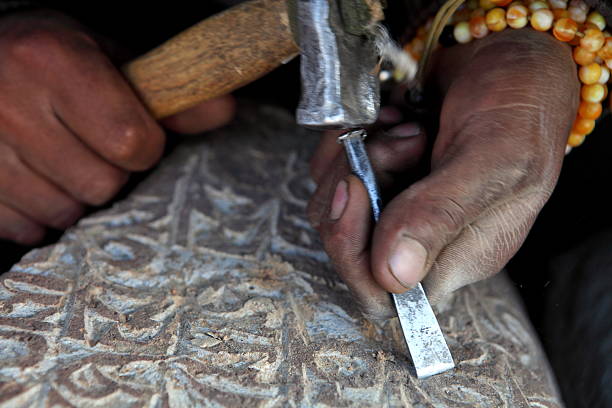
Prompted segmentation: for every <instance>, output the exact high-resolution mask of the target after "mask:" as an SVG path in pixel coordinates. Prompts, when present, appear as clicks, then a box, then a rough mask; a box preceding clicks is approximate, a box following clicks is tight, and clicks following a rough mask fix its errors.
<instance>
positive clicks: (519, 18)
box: [506, 3, 529, 28]
mask: <svg viewBox="0 0 612 408" xmlns="http://www.w3.org/2000/svg"><path fill="white" fill-rule="evenodd" d="M528 14H529V10H528V9H527V7H525V6H523V5H522V4H518V3H515V4H511V5H510V7H508V11H506V22H507V23H508V25H509V26H510V27H512V28H523V27H525V26H526V25H527V23H528V22H529V21H528V20H527V15H528Z"/></svg>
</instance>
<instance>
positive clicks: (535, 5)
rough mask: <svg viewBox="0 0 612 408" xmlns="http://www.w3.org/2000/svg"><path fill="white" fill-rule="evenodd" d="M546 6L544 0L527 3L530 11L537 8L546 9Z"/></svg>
mask: <svg viewBox="0 0 612 408" xmlns="http://www.w3.org/2000/svg"><path fill="white" fill-rule="evenodd" d="M547 8H548V3H546V2H545V1H540V0H538V1H534V2H533V3H531V4H530V5H529V10H531V12H532V13H533V12H535V11H537V10H542V9H547Z"/></svg>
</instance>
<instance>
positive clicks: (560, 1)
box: [548, 0, 567, 10]
mask: <svg viewBox="0 0 612 408" xmlns="http://www.w3.org/2000/svg"><path fill="white" fill-rule="evenodd" d="M548 2H549V3H550V7H551V8H552V9H553V10H555V9H557V10H561V9H566V8H567V0H548Z"/></svg>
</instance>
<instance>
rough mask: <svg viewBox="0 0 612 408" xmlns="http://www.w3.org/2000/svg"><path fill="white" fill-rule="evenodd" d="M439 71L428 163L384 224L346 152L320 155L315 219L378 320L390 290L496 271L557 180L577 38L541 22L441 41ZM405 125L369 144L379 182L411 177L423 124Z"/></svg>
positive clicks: (432, 287) (431, 288)
mask: <svg viewBox="0 0 612 408" xmlns="http://www.w3.org/2000/svg"><path fill="white" fill-rule="evenodd" d="M434 74H435V75H436V76H437V78H438V82H439V84H440V88H441V89H442V92H443V94H444V99H443V103H442V110H441V116H440V126H439V128H440V130H439V133H438V135H437V137H436V140H435V144H434V148H433V154H432V157H431V164H432V167H431V172H430V174H429V175H428V176H427V177H425V178H423V179H421V180H419V181H418V182H416V183H414V184H412V185H411V186H409V187H408V188H405V189H403V190H401V191H400V192H399V193H398V194H396V195H395V196H394V197H393V199H392V200H391V201H390V202H388V203H387V205H386V207H385V208H384V211H383V213H382V215H381V219H380V222H379V223H378V225H376V226H373V225H372V216H371V211H370V208H369V203H368V198H367V194H366V191H365V189H364V188H363V186H362V185H361V183H360V182H359V180H358V179H357V178H355V177H354V176H351V175H349V174H350V172H349V170H348V167H347V165H346V163H345V159H344V157H343V156H342V152H339V153H338V154H337V156H336V158H335V159H334V161H333V162H332V163H331V164H329V157H327V158H326V157H325V155H323V156H321V157H323V158H322V159H321V158H316V159H315V160H314V161H313V170H312V172H313V177H314V178H315V181H317V182H318V183H319V188H318V190H317V192H316V193H315V196H314V197H313V199H312V201H311V205H310V208H309V213H310V217H311V220H312V222H313V224H314V225H315V226H316V227H317V228H318V230H319V231H320V233H321V236H322V239H323V242H324V245H325V248H326V251H327V252H328V253H329V255H330V257H331V259H332V261H333V263H334V266H335V267H336V269H337V271H338V273H339V274H340V276H341V277H342V278H343V280H344V281H345V282H346V283H347V285H348V286H349V287H350V288H351V290H352V291H353V293H354V295H355V296H356V298H357V300H358V302H359V303H360V304H361V306H362V309H363V311H364V312H365V313H366V315H369V316H370V317H372V318H386V317H389V316H392V315H393V311H392V308H391V307H390V301H389V296H388V294H387V292H394V293H401V292H403V291H406V290H407V289H408V288H410V287H412V286H413V285H415V284H416V283H417V282H419V281H423V282H424V284H425V286H426V290H427V292H428V295H429V297H430V300H431V301H433V302H436V301H439V300H440V299H441V298H442V297H443V296H445V295H447V294H448V293H449V292H451V291H453V290H455V289H457V288H459V287H461V286H464V285H466V284H469V283H471V282H475V281H478V280H481V279H484V278H486V277H489V276H491V275H492V274H495V273H497V272H499V270H501V268H503V266H504V265H505V264H506V263H507V261H508V260H509V259H510V258H511V257H512V256H513V255H514V254H515V252H516V251H517V250H518V248H519V247H520V245H521V244H522V242H523V241H524V239H525V237H526V235H527V233H528V231H529V230H530V228H531V226H532V225H533V222H534V220H535V218H536V216H537V214H538V213H539V211H540V210H541V208H542V207H543V205H544V204H545V203H546V201H547V200H548V198H549V196H550V194H551V192H552V190H553V188H554V186H555V184H556V181H557V178H558V175H559V172H560V168H561V164H562V160H563V155H564V149H565V144H566V140H567V137H568V134H569V131H570V128H571V125H572V123H573V120H574V118H575V115H576V111H577V106H578V101H579V98H578V95H579V83H578V80H577V76H576V68H575V64H574V62H573V60H572V56H571V52H570V49H569V47H568V46H566V45H564V44H561V43H559V42H558V41H556V40H555V39H554V38H553V37H551V36H549V35H546V34H542V33H538V32H535V31H533V30H528V29H525V30H517V31H513V30H507V31H505V32H502V33H496V34H494V35H491V36H489V37H487V38H486V39H483V40H479V41H476V42H474V43H472V44H469V45H467V46H456V47H453V48H451V49H448V50H444V51H443V52H442V55H440V56H439V58H438V59H437V62H436V67H435V69H434ZM403 126H404V127H406V126H408V125H403ZM400 133H401V132H400ZM404 133H406V135H405V136H408V135H409V134H410V133H412V134H414V135H413V136H411V137H404V138H387V139H386V140H380V139H379V140H373V141H372V143H370V144H369V147H368V148H369V154H370V156H371V159H372V161H373V165H374V167H375V169H376V171H377V174H378V177H379V179H380V181H381V185H382V186H383V189H385V188H386V189H387V190H388V189H389V188H393V187H395V188H397V186H398V185H402V181H403V180H404V184H405V180H406V178H407V177H409V175H410V170H411V169H412V168H413V167H414V165H415V164H416V163H417V162H418V161H419V159H420V158H421V155H422V154H423V152H424V143H425V136H424V135H423V134H422V133H421V134H416V133H417V132H404ZM328 145H329V143H324V144H322V146H328ZM320 150H321V149H320ZM329 155H330V153H328V154H327V156H329ZM324 175H325V176H324ZM372 232H373V233H372Z"/></svg>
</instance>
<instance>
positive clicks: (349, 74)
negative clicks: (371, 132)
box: [296, 0, 380, 129]
mask: <svg viewBox="0 0 612 408" xmlns="http://www.w3.org/2000/svg"><path fill="white" fill-rule="evenodd" d="M340 1H341V2H342V5H340V3H339V2H340ZM354 1H362V2H363V0H297V10H296V12H297V13H296V17H297V21H296V26H297V31H298V32H297V37H298V42H299V46H300V49H301V76H302V99H301V101H300V104H299V107H298V110H297V122H298V124H300V125H303V126H307V127H312V128H319V129H350V128H357V127H363V126H365V125H368V124H372V123H374V122H375V121H376V119H377V117H378V110H379V107H380V90H379V82H378V75H377V72H376V65H377V62H378V57H377V53H376V50H375V47H374V45H373V41H372V40H371V39H369V38H368V37H366V36H360V35H355V34H351V33H349V32H348V31H347V30H346V29H345V25H344V23H343V19H342V15H341V14H342V13H341V10H340V7H341V6H342V7H350V6H351V2H354Z"/></svg>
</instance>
